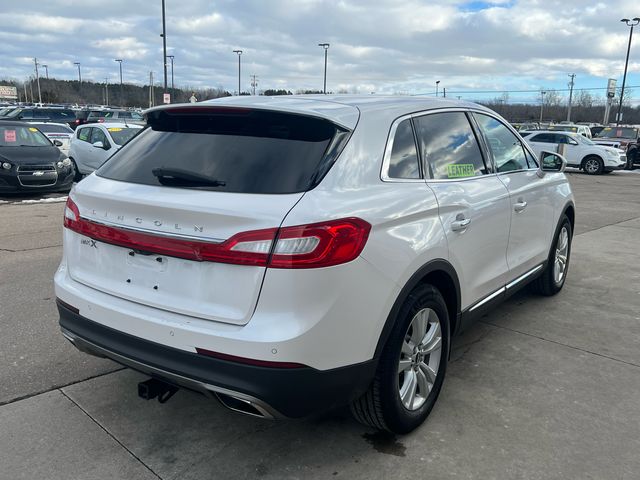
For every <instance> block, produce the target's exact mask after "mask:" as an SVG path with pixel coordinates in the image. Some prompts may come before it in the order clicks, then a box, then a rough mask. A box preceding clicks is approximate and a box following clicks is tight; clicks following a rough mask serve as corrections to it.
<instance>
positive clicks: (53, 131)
mask: <svg viewBox="0 0 640 480" xmlns="http://www.w3.org/2000/svg"><path fill="white" fill-rule="evenodd" d="M29 124H30V125H33V126H34V127H35V128H37V129H38V130H40V131H41V132H42V133H44V135H45V136H46V137H47V138H48V139H49V140H51V141H52V142H53V141H54V140H60V142H62V146H60V147H58V149H59V150H60V151H61V152H62V153H64V154H65V155H66V156H69V145H70V144H71V139H72V138H73V129H72V128H71V127H70V126H69V125H67V124H66V123H49V122H29Z"/></svg>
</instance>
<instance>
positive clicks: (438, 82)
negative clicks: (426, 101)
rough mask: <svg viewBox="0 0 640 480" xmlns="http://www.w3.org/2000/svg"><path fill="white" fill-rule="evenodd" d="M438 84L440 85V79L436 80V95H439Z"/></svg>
mask: <svg viewBox="0 0 640 480" xmlns="http://www.w3.org/2000/svg"><path fill="white" fill-rule="evenodd" d="M438 85H440V80H436V97H437V96H438Z"/></svg>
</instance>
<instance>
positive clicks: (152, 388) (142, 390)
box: [138, 378, 180, 403]
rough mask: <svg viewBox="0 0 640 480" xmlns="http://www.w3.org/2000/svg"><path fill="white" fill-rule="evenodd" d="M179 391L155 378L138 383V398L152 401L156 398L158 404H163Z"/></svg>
mask: <svg viewBox="0 0 640 480" xmlns="http://www.w3.org/2000/svg"><path fill="white" fill-rule="evenodd" d="M178 390H180V389H179V388H178V387H176V386H175V385H171V384H170V383H167V382H163V381H162V380H158V379H156V378H150V379H149V380H146V381H144V382H140V383H138V396H139V397H140V398H144V399H145V400H153V399H154V398H156V397H158V402H160V403H165V402H167V401H168V400H169V399H170V398H171V397H173V395H174V394H175V393H176V392H177V391H178Z"/></svg>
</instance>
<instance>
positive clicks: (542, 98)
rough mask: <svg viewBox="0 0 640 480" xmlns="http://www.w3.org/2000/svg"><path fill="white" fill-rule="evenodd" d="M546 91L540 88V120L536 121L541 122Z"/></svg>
mask: <svg viewBox="0 0 640 480" xmlns="http://www.w3.org/2000/svg"><path fill="white" fill-rule="evenodd" d="M545 93H547V92H545V91H544V90H540V99H541V100H542V101H541V102H540V121H539V122H538V123H542V112H543V111H544V94H545Z"/></svg>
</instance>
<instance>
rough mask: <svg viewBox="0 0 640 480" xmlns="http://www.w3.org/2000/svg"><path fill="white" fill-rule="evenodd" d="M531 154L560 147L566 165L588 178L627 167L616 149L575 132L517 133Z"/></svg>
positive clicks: (624, 159)
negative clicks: (586, 175)
mask: <svg viewBox="0 0 640 480" xmlns="http://www.w3.org/2000/svg"><path fill="white" fill-rule="evenodd" d="M520 135H522V137H523V138H524V139H525V140H526V141H527V143H528V144H529V145H530V146H531V148H532V149H533V151H534V153H540V152H541V151H543V150H548V151H558V150H559V149H560V148H562V151H563V156H564V157H565V158H566V160H567V165H568V166H570V167H577V168H580V169H582V170H584V171H585V172H586V173H588V174H589V175H600V174H602V173H611V172H612V171H614V170H622V169H624V168H625V166H626V165H627V155H626V153H625V151H624V150H621V149H619V148H613V147H607V146H604V145H598V144H597V143H594V142H592V141H591V140H589V139H588V138H585V137H583V136H582V135H580V134H578V133H569V132H553V131H533V132H520Z"/></svg>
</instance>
